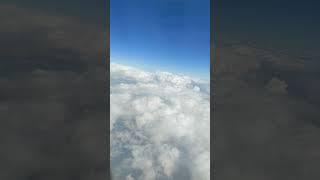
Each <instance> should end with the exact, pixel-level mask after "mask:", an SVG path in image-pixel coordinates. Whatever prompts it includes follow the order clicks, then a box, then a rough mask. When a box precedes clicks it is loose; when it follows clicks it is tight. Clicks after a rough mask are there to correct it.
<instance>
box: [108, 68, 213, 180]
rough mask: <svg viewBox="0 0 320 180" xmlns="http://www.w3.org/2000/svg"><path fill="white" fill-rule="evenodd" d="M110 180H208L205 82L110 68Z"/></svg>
mask: <svg viewBox="0 0 320 180" xmlns="http://www.w3.org/2000/svg"><path fill="white" fill-rule="evenodd" d="M110 87H111V95H110V105H111V114H110V116H111V122H110V123H111V124H110V128H111V137H110V138H111V162H112V164H111V166H112V168H113V171H112V173H113V176H114V179H116V180H117V179H125V178H126V179H128V180H131V179H135V180H153V179H175V180H176V179H177V180H179V179H181V180H182V179H185V180H188V179H190V180H195V179H197V180H208V179H210V117H209V115H210V106H209V104H210V103H209V84H208V83H207V82H201V81H196V80H193V79H191V78H189V77H186V76H181V75H175V74H171V73H167V72H154V73H151V72H145V71H142V70H139V69H135V68H132V67H128V66H123V65H119V64H111V85H110Z"/></svg>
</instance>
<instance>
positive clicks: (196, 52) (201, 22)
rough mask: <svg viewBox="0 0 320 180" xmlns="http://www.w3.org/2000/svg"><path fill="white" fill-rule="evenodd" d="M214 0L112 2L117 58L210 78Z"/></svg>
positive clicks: (113, 50) (112, 44) (112, 46)
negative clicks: (212, 0)
mask: <svg viewBox="0 0 320 180" xmlns="http://www.w3.org/2000/svg"><path fill="white" fill-rule="evenodd" d="M209 5H210V0H161V1H160V0H137V1H132V0H110V56H111V62H116V63H122V64H127V65H132V66H136V67H142V68H145V69H149V70H164V71H169V72H175V73H182V74H186V75H191V76H195V77H200V78H203V79H209V71H210V69H209V65H210V52H209V50H210V6H209Z"/></svg>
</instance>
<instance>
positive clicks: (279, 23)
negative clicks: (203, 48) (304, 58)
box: [213, 0, 320, 53]
mask: <svg viewBox="0 0 320 180" xmlns="http://www.w3.org/2000/svg"><path fill="white" fill-rule="evenodd" d="M319 4H320V3H319V2H317V1H313V0H310V1H303V2H301V1H287V0H281V1H277V0H268V1H254V0H243V1H234V0H223V1H216V2H215V5H214V10H213V11H214V21H215V22H214V23H215V31H214V33H215V40H216V41H219V40H224V41H226V40H232V41H241V42H255V43H256V44H259V46H260V47H261V46H263V47H267V48H277V49H288V50H290V51H291V53H297V52H302V51H306V50H307V51H316V50H317V47H318V46H319V42H320V36H319V35H318V32H319V30H320V25H319V23H318V20H319V18H320V12H319V11H318V7H319Z"/></svg>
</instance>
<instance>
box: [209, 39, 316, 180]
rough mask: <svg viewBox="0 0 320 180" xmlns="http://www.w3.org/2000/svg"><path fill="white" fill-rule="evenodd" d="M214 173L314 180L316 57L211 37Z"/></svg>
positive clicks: (241, 179) (243, 179)
mask: <svg viewBox="0 0 320 180" xmlns="http://www.w3.org/2000/svg"><path fill="white" fill-rule="evenodd" d="M216 46H217V47H216V48H215V55H216V56H215V58H216V59H215V61H216V62H217V64H216V69H215V70H216V71H215V88H214V98H213V99H214V102H212V103H214V104H215V111H214V112H213V115H212V118H213V124H214V129H213V131H212V133H213V145H214V147H215V148H214V151H213V153H212V157H213V159H214V167H215V173H214V175H213V176H214V179H217V180H229V179H230V180H231V179H237V180H256V179H262V180H282V179H319V177H320V173H319V171H318V167H319V165H320V163H319V162H320V161H319V160H320V153H319V152H320V143H319V142H320V131H319V119H320V113H319V103H320V101H319V98H318V97H319V91H317V89H318V88H319V82H320V78H319V75H318V74H319V72H320V68H319V67H320V66H319V63H318V62H317V59H313V60H310V59H309V58H308V56H296V55H294V54H293V53H290V52H281V51H279V50H276V49H263V48H259V47H256V46H252V45H249V44H246V43H240V44H236V43H230V44H223V43H221V42H217V43H216Z"/></svg>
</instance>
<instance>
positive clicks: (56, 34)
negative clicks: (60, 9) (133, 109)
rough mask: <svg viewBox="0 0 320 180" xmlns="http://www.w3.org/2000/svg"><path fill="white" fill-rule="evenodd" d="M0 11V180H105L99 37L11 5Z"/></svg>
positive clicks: (86, 27) (79, 25) (90, 29)
mask: <svg viewBox="0 0 320 180" xmlns="http://www.w3.org/2000/svg"><path fill="white" fill-rule="evenodd" d="M0 10H1V12H3V13H1V15H0V20H1V22H2V23H1V25H0V39H1V42H0V49H1V50H0V59H1V65H0V70H1V71H0V86H1V88H0V119H1V122H0V134H1V137H0V139H1V140H0V141H1V148H0V152H1V162H0V167H1V169H2V170H1V171H0V179H12V180H16V179H48V180H49V179H60V180H70V179H79V180H88V179H106V178H107V177H106V171H107V169H106V165H107V163H106V159H107V158H106V157H107V155H106V153H105V151H106V149H105V148H106V142H105V140H106V134H105V133H106V127H107V124H106V121H107V113H106V108H107V102H106V98H105V97H106V81H105V77H106V72H105V69H104V67H102V63H101V61H102V60H101V59H99V57H100V52H99V51H100V49H101V48H102V47H103V46H100V44H99V43H100V37H101V36H100V35H101V33H102V30H101V29H100V30H99V28H98V27H97V26H98V25H92V24H90V23H87V22H85V21H83V20H82V19H79V18H77V17H71V16H68V17H67V16H62V15H58V14H48V13H43V12H40V11H38V10H37V9H32V8H21V7H19V6H17V5H15V4H3V3H1V4H0ZM101 39H102V38H101ZM101 52H102V51H101Z"/></svg>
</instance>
